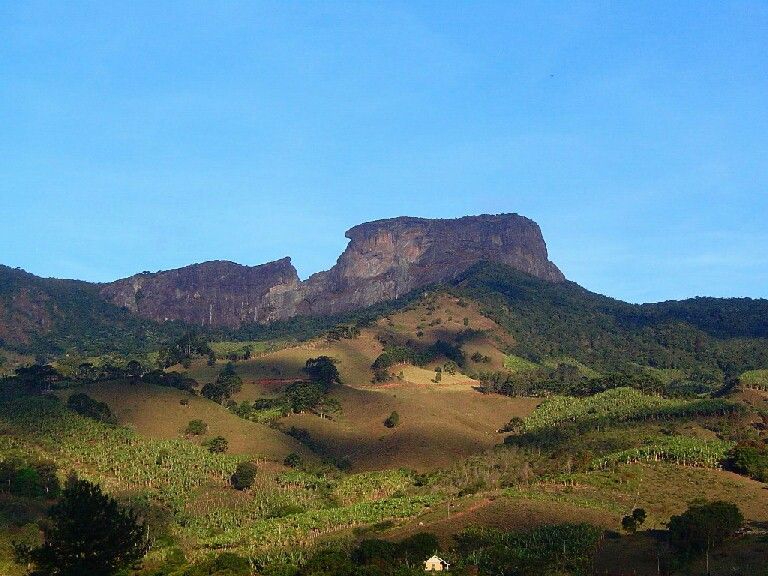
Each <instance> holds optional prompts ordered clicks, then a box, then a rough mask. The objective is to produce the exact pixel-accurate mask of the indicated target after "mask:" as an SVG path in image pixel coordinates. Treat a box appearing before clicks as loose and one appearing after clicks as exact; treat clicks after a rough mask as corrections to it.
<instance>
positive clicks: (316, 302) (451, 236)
mask: <svg viewBox="0 0 768 576" xmlns="http://www.w3.org/2000/svg"><path fill="white" fill-rule="evenodd" d="M345 235H346V237H347V238H349V240H350V242H349V244H348V245H347V247H346V248H345V250H344V251H343V252H342V254H341V255H340V256H339V258H338V260H337V261H336V264H335V265H334V266H333V267H331V268H330V269H329V270H325V271H322V272H317V273H315V274H313V275H311V276H310V277H309V278H308V279H307V280H305V281H301V280H300V279H299V277H298V274H297V272H296V269H295V268H294V267H293V265H292V264H291V260H290V257H286V258H282V259H280V260H275V261H273V262H267V263H265V264H261V265H258V266H243V265H240V264H236V263H232V262H227V261H210V262H204V263H200V264H193V265H190V266H185V267H181V268H177V269H173V270H166V271H161V272H157V273H141V274H136V275H134V276H130V277H128V278H123V279H120V280H116V281H114V282H110V283H106V284H104V285H102V287H101V288H100V293H101V295H102V296H103V297H104V298H105V299H107V300H109V301H110V302H112V303H113V304H116V305H118V306H121V307H126V308H128V309H129V310H131V311H132V312H133V313H135V314H138V315H139V316H142V317H144V318H147V319H151V320H155V321H166V320H181V321H184V322H188V323H190V324H196V325H200V326H214V327H220V326H224V327H229V328H237V327H238V326H240V325H242V324H245V323H249V322H257V323H268V322H273V321H275V320H285V319H287V318H291V317H293V316H298V315H327V314H338V313H341V312H347V311H349V310H353V309H355V308H361V307H366V306H371V305H373V304H377V303H379V302H383V301H386V300H391V299H395V298H398V297H399V296H402V295H403V294H406V293H408V292H410V291H411V290H413V289H415V288H419V287H421V286H427V285H429V284H433V283H435V282H440V281H444V280H448V279H450V278H453V277H456V276H457V275H458V274H460V273H462V272H464V271H465V270H466V269H468V268H469V267H470V266H472V265H473V264H475V263H477V262H480V261H491V262H498V263H500V264H507V265H510V266H512V267H513V268H516V269H518V270H520V271H522V272H526V273H528V274H531V275H533V276H536V277H539V278H542V279H544V280H547V281H551V282H561V281H563V280H564V279H565V276H564V275H563V274H562V272H560V270H559V269H558V268H557V266H555V265H554V264H553V263H552V262H551V261H550V260H549V258H548V253H547V248H546V243H545V241H544V238H543V236H542V233H541V230H540V228H539V226H538V224H536V223H535V222H534V221H533V220H530V219H529V218H526V217H524V216H520V215H519V214H498V215H488V214H484V215H479V216H464V217H462V218H456V219H428V218H414V217H407V216H401V217H398V218H390V219H385V220H376V221H372V222H365V223H362V224H358V225H357V226H354V227H352V228H350V229H349V230H347V232H346V234H345Z"/></svg>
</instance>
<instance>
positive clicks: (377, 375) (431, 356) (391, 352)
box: [371, 340, 466, 382]
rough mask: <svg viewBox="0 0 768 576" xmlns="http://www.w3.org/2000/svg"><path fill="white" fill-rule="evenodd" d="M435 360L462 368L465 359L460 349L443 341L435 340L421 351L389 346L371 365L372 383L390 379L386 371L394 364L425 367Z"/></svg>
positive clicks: (406, 347)
mask: <svg viewBox="0 0 768 576" xmlns="http://www.w3.org/2000/svg"><path fill="white" fill-rule="evenodd" d="M437 358H446V359H448V360H449V361H451V362H453V363H454V364H455V365H456V367H463V366H464V365H465V364H466V357H465V355H464V352H463V351H462V350H461V347H459V346H457V345H455V344H451V343H450V342H446V341H444V340H437V341H436V342H434V343H433V344H431V345H429V346H427V347H426V348H423V349H416V348H411V347H408V346H390V347H388V348H386V349H385V350H384V352H382V353H381V354H380V355H379V356H378V357H377V358H376V360H374V362H373V364H372V365H371V368H372V369H373V372H374V381H375V382H383V381H385V380H388V379H389V378H391V375H390V374H389V372H388V369H389V368H390V367H392V366H394V365H395V364H413V365H414V366H425V365H427V364H429V363H430V362H432V361H434V360H436V359H437Z"/></svg>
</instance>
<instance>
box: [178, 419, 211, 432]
mask: <svg viewBox="0 0 768 576" xmlns="http://www.w3.org/2000/svg"><path fill="white" fill-rule="evenodd" d="M207 432H208V424H206V423H205V422H204V421H203V420H199V419H195V420H190V421H189V424H187V427H186V428H185V429H184V434H186V435H187V436H202V435H203V434H206V433H207Z"/></svg>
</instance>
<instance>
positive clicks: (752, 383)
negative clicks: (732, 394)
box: [741, 370, 768, 390]
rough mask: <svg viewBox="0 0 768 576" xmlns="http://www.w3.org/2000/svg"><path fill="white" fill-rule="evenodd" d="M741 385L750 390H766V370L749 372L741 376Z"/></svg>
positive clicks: (767, 379)
mask: <svg viewBox="0 0 768 576" xmlns="http://www.w3.org/2000/svg"><path fill="white" fill-rule="evenodd" d="M741 383H742V384H743V385H745V386H747V387H750V388H759V389H761V390H768V370H749V371H748V372H744V374H742V375H741Z"/></svg>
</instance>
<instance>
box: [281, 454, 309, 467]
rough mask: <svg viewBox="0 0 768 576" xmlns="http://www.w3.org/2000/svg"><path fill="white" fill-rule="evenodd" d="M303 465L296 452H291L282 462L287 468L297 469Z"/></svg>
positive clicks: (302, 460)
mask: <svg viewBox="0 0 768 576" xmlns="http://www.w3.org/2000/svg"><path fill="white" fill-rule="evenodd" d="M303 463H304V459H303V458H302V457H301V456H300V455H299V454H297V453H296V452H291V453H290V454H288V456H286V457H285V460H283V464H285V465H286V466H288V467H289V468H299V467H300V466H301V465H302V464H303Z"/></svg>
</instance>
